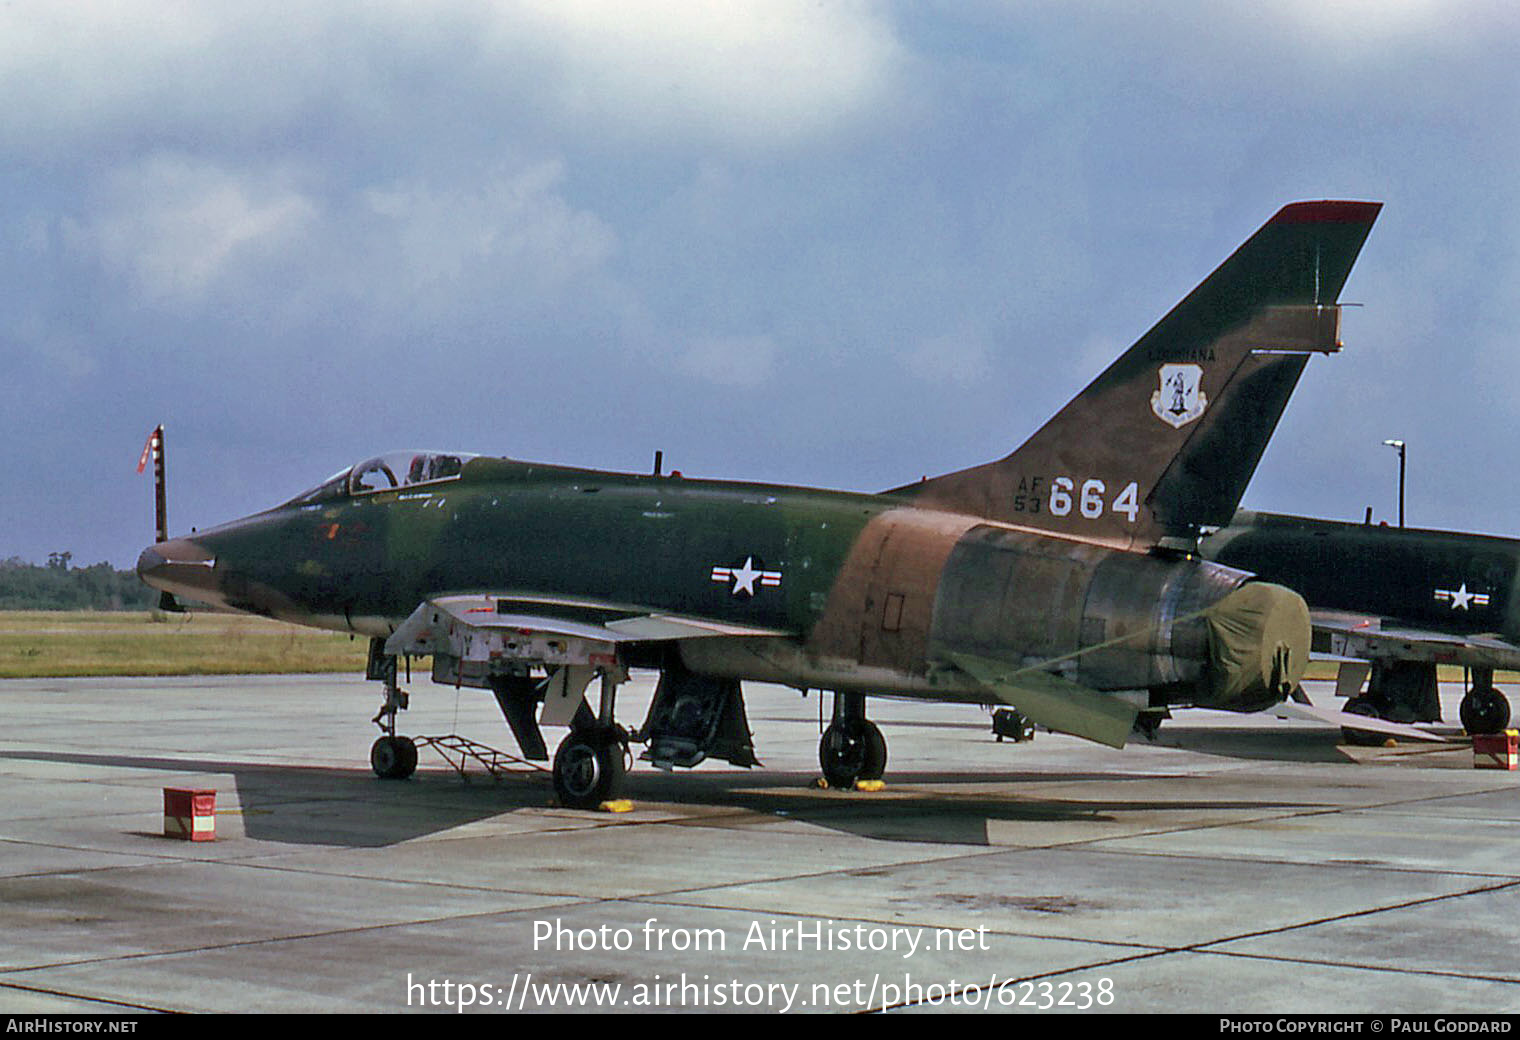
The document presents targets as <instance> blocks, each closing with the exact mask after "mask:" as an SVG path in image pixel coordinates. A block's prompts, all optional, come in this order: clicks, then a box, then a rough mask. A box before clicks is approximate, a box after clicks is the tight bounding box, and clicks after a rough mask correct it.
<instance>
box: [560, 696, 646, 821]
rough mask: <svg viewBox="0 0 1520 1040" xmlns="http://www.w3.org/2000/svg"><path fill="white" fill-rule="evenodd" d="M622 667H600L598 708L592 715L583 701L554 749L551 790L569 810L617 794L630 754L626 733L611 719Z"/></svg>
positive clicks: (591, 806) (595, 804)
mask: <svg viewBox="0 0 1520 1040" xmlns="http://www.w3.org/2000/svg"><path fill="white" fill-rule="evenodd" d="M627 678H628V673H627V672H626V671H624V670H623V669H621V668H611V669H608V668H604V669H603V670H602V696H601V704H600V708H599V710H598V711H597V713H596V715H592V714H591V711H590V709H588V708H587V707H586V705H585V703H584V702H582V704H581V706H580V708H579V709H578V710H577V711H576V713H575V718H574V719H572V720H571V722H570V735H569V736H567V737H566V738H565V739H564V740H562V741H560V744H559V748H558V749H557V750H556V751H555V752H554V793H555V795H556V796H558V798H559V804H561V805H563V806H565V807H566V808H569V809H595V808H597V807H598V806H600V805H601V804H602V803H603V802H608V801H611V800H612V799H614V798H616V797H617V796H618V792H619V791H621V790H622V787H623V775H624V774H625V773H627V772H628V763H629V761H630V760H631V758H632V755H631V754H630V753H629V750H628V733H627V731H626V730H624V729H623V727H622V726H619V725H618V724H617V723H616V722H615V721H614V718H613V716H614V711H615V709H616V706H617V688H618V683H620V682H622V681H623V680H625V679H627Z"/></svg>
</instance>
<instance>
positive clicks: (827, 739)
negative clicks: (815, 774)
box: [818, 693, 887, 789]
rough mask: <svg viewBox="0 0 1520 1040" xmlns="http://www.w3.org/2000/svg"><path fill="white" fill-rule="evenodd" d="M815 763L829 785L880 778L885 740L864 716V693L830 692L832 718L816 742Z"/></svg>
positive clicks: (842, 785) (884, 762) (847, 785)
mask: <svg viewBox="0 0 1520 1040" xmlns="http://www.w3.org/2000/svg"><path fill="white" fill-rule="evenodd" d="M818 764H819V765H820V766H821V767H822V768H823V778H824V779H825V780H827V781H828V784H829V786H830V787H838V788H844V789H849V788H851V787H854V786H855V783H856V781H858V780H880V779H881V776H882V774H883V773H885V772H886V771H887V740H886V738H885V737H883V736H882V735H881V730H880V729H878V728H877V727H876V723H874V722H872V721H871V720H870V719H868V718H866V698H865V695H864V694H860V693H836V694H834V719H833V721H832V722H830V723H829V726H828V728H827V729H825V730H824V731H823V739H822V740H820V741H819V742H818Z"/></svg>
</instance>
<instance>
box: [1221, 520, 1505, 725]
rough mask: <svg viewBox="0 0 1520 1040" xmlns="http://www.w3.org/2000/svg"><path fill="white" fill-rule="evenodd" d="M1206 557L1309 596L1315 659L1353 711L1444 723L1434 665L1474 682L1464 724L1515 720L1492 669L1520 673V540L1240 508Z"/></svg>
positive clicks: (1463, 713) (1404, 720) (1397, 719)
mask: <svg viewBox="0 0 1520 1040" xmlns="http://www.w3.org/2000/svg"><path fill="white" fill-rule="evenodd" d="M1201 550H1202V553H1203V555H1204V556H1206V557H1207V558H1208V559H1211V560H1215V561H1217V562H1219V563H1223V564H1226V565H1227V566H1230V567H1241V568H1245V569H1247V570H1250V571H1253V572H1256V573H1257V574H1258V575H1260V576H1261V577H1263V578H1265V579H1267V580H1269V581H1274V582H1281V583H1282V584H1284V585H1287V586H1288V587H1290V588H1292V589H1293V590H1294V591H1296V592H1298V593H1299V594H1300V595H1302V596H1303V597H1304V599H1306V600H1307V601H1308V603H1309V606H1310V608H1311V609H1310V615H1311V617H1312V620H1313V623H1314V650H1315V652H1316V653H1319V654H1325V655H1328V656H1332V657H1336V658H1340V659H1341V666H1340V675H1339V678H1338V680H1337V682H1336V687H1337V692H1338V693H1339V694H1340V695H1341V696H1344V697H1348V698H1349V700H1348V701H1347V703H1346V709H1345V710H1346V712H1347V713H1348V714H1352V715H1364V716H1368V717H1372V718H1379V719H1386V720H1389V721H1393V722H1401V723H1407V722H1438V721H1440V719H1441V704H1440V700H1439V699H1438V698H1437V695H1436V667H1437V665H1440V664H1450V665H1461V666H1463V667H1464V668H1466V669H1467V670H1468V674H1469V676H1470V683H1469V686H1468V690H1467V693H1466V695H1465V696H1464V697H1463V699H1462V705H1461V708H1460V709H1459V711H1460V714H1461V721H1462V726H1463V728H1464V729H1466V730H1467V731H1468V732H1469V733H1497V732H1499V731H1500V730H1502V729H1504V727H1505V726H1506V725H1508V724H1509V719H1510V706H1509V701H1508V700H1507V699H1506V698H1505V696H1504V694H1503V693H1501V692H1499V690H1498V689H1496V688H1495V687H1494V669H1496V668H1501V669H1520V596H1517V594H1516V588H1517V583H1520V542H1517V541H1514V540H1513V539H1509V538H1492V537H1488V536H1485V535H1477V534H1464V533H1460V532H1454V531H1424V530H1417V529H1415V528H1400V527H1385V526H1382V525H1375V524H1372V523H1362V524H1356V523H1345V522H1339V521H1334V520H1312V519H1309V518H1307V517H1299V516H1280V515H1276V514H1272V513H1252V512H1246V511H1242V512H1240V513H1237V514H1236V515H1235V518H1234V519H1233V520H1232V521H1231V522H1230V524H1229V525H1228V526H1227V527H1225V528H1223V529H1221V530H1219V531H1217V532H1215V533H1214V534H1212V535H1210V536H1209V537H1207V538H1205V539H1204V540H1203V542H1202V543H1201ZM1364 681H1366V682H1367V689H1366V692H1365V693H1363V692H1362V684H1363V682H1364ZM1351 732H1354V731H1349V732H1348V736H1349V735H1351Z"/></svg>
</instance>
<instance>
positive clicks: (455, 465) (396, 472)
mask: <svg viewBox="0 0 1520 1040" xmlns="http://www.w3.org/2000/svg"><path fill="white" fill-rule="evenodd" d="M475 457H476V456H475V455H472V454H468V453H465V452H442V451H395V452H391V453H390V454H388V455H381V456H378V457H376V458H373V459H367V460H366V461H364V462H361V463H359V464H358V465H357V466H350V467H349V468H348V469H345V470H340V471H339V472H337V473H334V474H333V475H332V476H330V477H328V478H327V479H326V480H324V481H323V482H322V483H320V484H318V485H317V486H316V487H314V488H312V489H311V490H310V491H306V492H303V493H301V494H299V495H297V496H296V497H295V498H293V499H291V500H290V501H289V502H287V503H286V505H292V506H310V505H317V504H318V503H321V502H328V501H331V500H333V499H336V498H346V497H347V496H349V495H365V494H370V493H373V492H376V491H391V490H393V489H395V488H404V487H410V486H411V485H413V484H432V483H436V482H438V481H441V480H453V479H454V478H456V477H458V476H459V474H460V473H461V472H463V471H464V464H465V463H466V462H469V461H470V460H471V459H473V458H475Z"/></svg>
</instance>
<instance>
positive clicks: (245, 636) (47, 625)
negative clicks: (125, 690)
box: [0, 611, 369, 679]
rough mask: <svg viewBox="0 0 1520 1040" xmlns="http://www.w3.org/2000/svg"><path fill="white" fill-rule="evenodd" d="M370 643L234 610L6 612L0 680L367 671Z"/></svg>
mask: <svg viewBox="0 0 1520 1040" xmlns="http://www.w3.org/2000/svg"><path fill="white" fill-rule="evenodd" d="M368 648H369V642H368V640H365V639H359V638H355V639H352V640H350V639H349V637H348V636H345V635H340V634H338V633H335V632H320V631H317V630H316V629H310V628H299V627H297V626H295V625H287V624H283V623H281V622H279V621H269V620H266V619H264V618H258V617H244V616H241V615H234V614H160V613H156V612H155V613H130V612H94V611H4V612H0V678H3V679H21V678H36V677H56V676H81V675H250V674H285V673H300V672H358V673H360V674H363V672H364V659H365V654H366V652H367V650H368Z"/></svg>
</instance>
